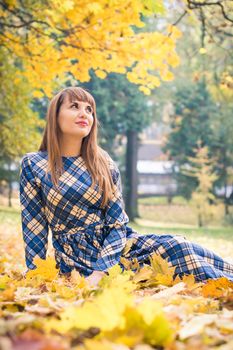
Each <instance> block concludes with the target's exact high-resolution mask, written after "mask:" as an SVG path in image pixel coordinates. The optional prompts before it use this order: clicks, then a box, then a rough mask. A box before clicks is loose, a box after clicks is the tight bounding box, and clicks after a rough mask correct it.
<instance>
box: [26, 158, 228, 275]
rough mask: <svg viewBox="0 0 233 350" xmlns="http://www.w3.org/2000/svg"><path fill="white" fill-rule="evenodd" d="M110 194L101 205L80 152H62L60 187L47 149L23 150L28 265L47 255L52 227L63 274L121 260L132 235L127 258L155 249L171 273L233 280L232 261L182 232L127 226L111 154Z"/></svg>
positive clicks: (146, 255)
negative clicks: (141, 230)
mask: <svg viewBox="0 0 233 350" xmlns="http://www.w3.org/2000/svg"><path fill="white" fill-rule="evenodd" d="M106 156H107V158H108V159H109V166H110V170H111V174H112V178H113V182H114V197H113V199H112V200H111V201H109V203H108V205H107V207H106V208H105V209H100V203H101V199H102V194H100V193H99V192H98V185H95V187H91V184H92V179H91V176H90V173H89V172H88V170H87V168H86V166H85V161H84V159H83V158H82V157H81V156H76V157H63V158H62V160H63V164H64V170H65V171H64V173H63V174H62V175H61V176H60V178H59V185H60V190H59V191H58V190H57V189H56V188H55V187H54V186H53V184H52V181H51V176H50V173H48V174H46V167H47V159H48V154H47V152H46V151H44V152H42V151H38V152H33V153H27V154H25V155H24V157H23V158H22V159H21V164H20V205H21V218H22V233H23V239H24V244H25V258H26V265H27V267H28V269H34V268H35V267H36V266H35V264H34V263H33V259H34V258H35V257H37V256H39V257H40V258H42V259H45V258H46V251H47V243H48V231H49V228H50V229H51V232H52V242H53V247H54V250H55V259H56V262H57V267H58V268H59V269H60V272H61V273H67V272H70V271H71V270H72V269H77V270H78V271H79V272H80V273H81V274H82V275H84V276H88V275H90V274H91V273H92V272H93V271H94V270H99V271H107V270H108V269H109V268H110V267H112V266H114V265H115V264H117V263H119V264H120V265H121V267H122V268H123V265H122V264H121V263H120V258H121V256H124V248H125V246H126V243H127V242H128V241H129V240H131V242H129V243H131V248H130V250H129V252H128V253H127V254H128V255H127V258H128V259H130V260H132V259H134V258H137V260H138V261H139V263H140V265H143V263H148V258H149V256H150V255H151V254H153V253H154V252H156V253H157V254H160V255H161V256H162V257H163V258H165V259H167V261H168V262H169V263H170V264H171V265H173V266H176V269H175V275H174V277H175V276H176V275H179V276H182V275H184V274H194V276H195V278H196V280H197V281H204V280H207V279H209V278H218V277H227V278H229V279H230V280H233V265H232V264H230V263H228V262H227V261H224V260H223V259H222V258H221V257H219V256H217V255H216V254H215V253H214V252H212V251H210V250H208V249H205V248H203V247H201V246H200V245H198V244H196V243H192V242H189V241H188V240H187V239H186V238H185V237H182V236H180V235H171V234H166V235H157V234H154V233H151V234H147V235H143V234H139V233H137V232H136V231H135V230H133V229H132V228H131V227H129V226H128V222H129V219H128V216H127V214H126V212H125V210H124V202H123V198H122V191H121V176H120V172H119V169H118V167H117V165H116V163H115V162H114V161H113V160H112V159H111V158H110V156H109V155H108V154H107V153H106Z"/></svg>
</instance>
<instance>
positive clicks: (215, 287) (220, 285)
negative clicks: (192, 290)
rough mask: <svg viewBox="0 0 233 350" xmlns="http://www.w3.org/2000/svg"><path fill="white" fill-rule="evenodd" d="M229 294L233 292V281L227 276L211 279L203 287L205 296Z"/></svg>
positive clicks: (216, 296) (217, 296) (215, 296)
mask: <svg viewBox="0 0 233 350" xmlns="http://www.w3.org/2000/svg"><path fill="white" fill-rule="evenodd" d="M228 294H229V295H232V294H233V282H231V281H229V280H228V279H227V278H225V277H221V278H218V279H214V280H212V279H210V280H208V281H207V282H206V284H205V285H204V286H203V287H202V295H203V296H204V297H213V298H220V297H223V296H226V295H228Z"/></svg>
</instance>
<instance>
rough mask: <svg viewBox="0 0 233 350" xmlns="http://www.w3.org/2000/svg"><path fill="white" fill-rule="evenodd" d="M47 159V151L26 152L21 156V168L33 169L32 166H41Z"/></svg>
mask: <svg viewBox="0 0 233 350" xmlns="http://www.w3.org/2000/svg"><path fill="white" fill-rule="evenodd" d="M47 159H48V154H47V151H36V152H27V153H25V154H24V155H23V157H22V158H21V160H20V164H21V166H22V167H26V166H29V167H34V166H37V167H38V166H40V165H41V166H43V164H45V163H46V160H47Z"/></svg>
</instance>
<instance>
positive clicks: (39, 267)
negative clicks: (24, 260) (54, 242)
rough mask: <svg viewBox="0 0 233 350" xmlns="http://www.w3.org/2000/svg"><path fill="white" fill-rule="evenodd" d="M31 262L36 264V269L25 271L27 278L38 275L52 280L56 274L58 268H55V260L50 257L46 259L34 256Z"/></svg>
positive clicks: (46, 279)
mask: <svg viewBox="0 0 233 350" xmlns="http://www.w3.org/2000/svg"><path fill="white" fill-rule="evenodd" d="M33 263H34V264H35V265H36V269H34V270H30V271H28V272H27V274H26V279H27V280H29V279H31V278H33V277H35V276H40V277H42V278H43V279H44V280H45V281H53V280H54V279H55V278H56V277H57V276H58V269H56V261H55V259H53V258H52V257H48V258H47V259H46V260H44V259H40V258H39V257H36V258H35V259H34V260H33Z"/></svg>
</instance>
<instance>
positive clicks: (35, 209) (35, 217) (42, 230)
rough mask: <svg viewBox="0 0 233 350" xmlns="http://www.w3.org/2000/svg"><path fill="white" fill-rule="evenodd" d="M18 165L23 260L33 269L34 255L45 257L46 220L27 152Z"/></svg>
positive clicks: (34, 266)
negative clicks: (23, 249) (23, 247)
mask: <svg viewBox="0 0 233 350" xmlns="http://www.w3.org/2000/svg"><path fill="white" fill-rule="evenodd" d="M20 165H21V167H20V206H21V219H22V233H23V240H24V246H25V260H26V265H27V267H28V269H34V268H36V265H35V264H34V263H33V259H34V257H36V256H39V257H40V258H42V259H46V252H47V246H48V222H47V220H46V217H45V215H44V208H43V206H42V200H41V194H40V187H39V186H38V183H36V179H35V177H34V175H33V172H32V169H31V163H30V159H29V156H28V155H27V154H26V155H25V156H24V157H23V158H22V160H21V164H20Z"/></svg>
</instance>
